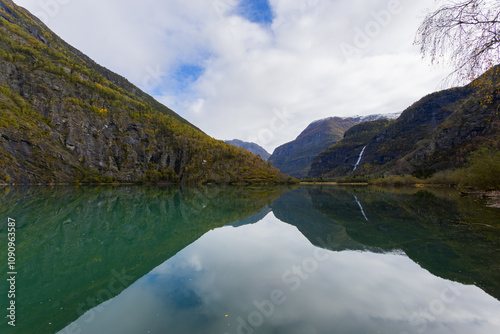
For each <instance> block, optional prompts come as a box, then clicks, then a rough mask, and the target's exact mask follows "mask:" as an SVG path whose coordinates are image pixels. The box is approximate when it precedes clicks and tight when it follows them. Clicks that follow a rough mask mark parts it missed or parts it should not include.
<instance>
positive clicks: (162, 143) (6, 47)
mask: <svg viewBox="0 0 500 334" xmlns="http://www.w3.org/2000/svg"><path fill="white" fill-rule="evenodd" d="M0 110H1V114H0V170H1V171H0V183H22V184H25V183H51V182H72V181H83V182H87V181H97V182H102V181H123V182H136V181H151V182H158V181H166V182H184V183H203V182H212V183H231V182H259V183H262V182H264V183H268V182H282V181H284V180H286V177H285V176H284V175H283V174H281V173H280V172H279V171H277V170H276V169H275V168H273V167H272V166H271V165H269V164H267V163H265V162H264V161H262V160H261V159H260V158H258V157H257V156H255V155H252V154H250V153H249V152H247V151H244V150H241V149H238V148H235V147H232V146H230V145H227V144H225V143H223V142H222V141H217V140H214V139H212V138H210V137H208V136H207V135H205V134H204V133H202V132H201V131H200V130H199V129H197V128H196V127H194V126H193V125H191V124H189V123H188V122H187V121H186V120H184V119H182V118H181V117H180V116H179V115H177V114H175V113H174V112H173V111H172V110H170V109H169V108H167V107H165V106H163V105H161V104H160V103H158V102H156V101H155V100H154V99H153V98H152V97H150V96H148V95H147V94H145V93H144V92H142V91H140V90H139V89H137V88H136V87H135V86H134V85H132V84H131V83H130V82H128V81H127V80H126V79H124V78H123V77H121V76H119V75H117V74H115V73H113V72H111V71H109V70H107V69H105V68H103V67H101V66H99V65H97V64H95V63H94V62H93V61H92V60H91V59H89V58H88V57H86V56H85V55H83V54H82V53H81V52H79V51H77V50H76V49H74V48H72V47H70V46H69V45H67V44H66V43H65V42H64V41H62V40H61V39H60V38H59V37H57V36H56V35H55V34H54V33H52V32H51V31H50V30H49V29H48V28H46V27H45V26H44V25H43V24H42V23H41V22H40V21H38V20H37V19H36V18H34V17H33V16H31V14H29V13H28V12H27V11H25V10H23V9H22V8H20V7H17V6H16V5H15V4H14V3H12V2H11V1H6V0H0Z"/></svg>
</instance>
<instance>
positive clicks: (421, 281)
mask: <svg viewBox="0 0 500 334" xmlns="http://www.w3.org/2000/svg"><path fill="white" fill-rule="evenodd" d="M324 237H325V238H326V236H324ZM318 251H319V249H318V248H316V247H315V246H313V245H312V244H311V243H310V242H309V240H308V239H306V238H305V237H304V236H303V235H302V234H301V233H300V232H299V230H298V229H297V228H296V227H294V226H291V225H288V224H285V223H283V222H281V221H279V220H278V219H276V218H275V217H274V215H273V214H272V213H269V214H268V215H267V216H266V217H265V218H264V219H262V220H261V221H260V222H258V223H257V224H253V225H244V226H240V227H237V228H235V227H232V226H226V227H224V228H220V229H217V230H214V231H211V232H209V233H207V234H206V235H204V236H203V237H202V238H201V239H199V240H198V241H197V242H195V243H193V244H192V245H190V246H189V247H187V248H185V249H184V250H183V251H181V252H180V253H179V254H177V255H176V256H175V257H173V258H171V259H170V260H168V261H166V262H165V263H163V264H162V265H160V266H159V267H157V268H156V269H154V270H153V271H152V272H151V273H150V274H148V275H146V276H145V277H143V278H142V279H140V280H139V281H137V282H136V283H135V284H134V285H132V286H131V287H130V288H129V289H127V290H126V291H124V292H123V293H122V294H120V295H119V296H117V297H115V298H114V299H113V300H112V301H111V302H110V303H109V304H108V305H106V307H105V308H104V309H103V310H102V311H101V312H100V313H97V316H96V318H95V319H94V320H93V321H92V322H90V323H87V322H86V321H85V319H86V318H85V315H84V316H82V318H80V319H78V320H77V322H76V324H77V325H78V326H79V328H80V329H81V330H82V333H134V334H135V333H221V334H223V333H228V334H233V333H287V334H290V333H292V334H293V333H297V334H299V333H300V334H312V333H331V332H335V333H378V332H380V333H395V334H401V333H423V332H425V333H439V334H443V333H444V334H446V333H464V334H465V333H467V334H469V333H496V332H499V330H500V320H498V314H500V313H499V312H500V302H499V301H497V300H495V299H494V298H492V297H490V296H489V295H487V294H486V293H484V292H483V291H482V290H480V289H479V288H477V287H474V286H465V285H462V284H459V283H454V282H451V281H447V280H443V279H441V278H438V277H435V276H433V275H432V274H430V273H429V272H428V271H427V270H424V269H422V268H421V267H420V266H419V265H418V264H416V263H414V262H413V261H411V260H410V259H409V258H408V257H407V256H406V255H404V254H401V253H385V254H375V253H370V252H356V251H343V252H332V251H322V252H321V253H320V252H318ZM279 292H281V296H280V297H279V298H277V296H278V295H279ZM273 300H279V301H280V303H275V302H273ZM259 314H260V317H259ZM226 315H227V316H226ZM118 319H119V320H118ZM61 333H64V330H63V331H62V332H61Z"/></svg>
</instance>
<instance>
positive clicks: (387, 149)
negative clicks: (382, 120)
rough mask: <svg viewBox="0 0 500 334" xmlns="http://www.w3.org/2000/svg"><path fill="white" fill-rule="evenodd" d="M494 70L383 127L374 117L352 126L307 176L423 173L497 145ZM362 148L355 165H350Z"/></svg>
mask: <svg viewBox="0 0 500 334" xmlns="http://www.w3.org/2000/svg"><path fill="white" fill-rule="evenodd" d="M498 72H500V70H499V69H498V68H494V69H492V70H490V71H489V72H488V73H486V74H485V75H483V76H482V77H481V78H480V79H478V80H476V81H474V82H473V83H471V84H469V85H467V86H465V87H461V88H453V89H450V90H445V91H442V92H438V93H434V94H431V95H428V96H426V97H424V98H423V99H421V100H420V101H418V102H417V103H415V104H414V105H412V106H410V107H409V108H408V109H407V110H405V111H404V112H403V114H402V115H401V116H400V117H399V118H398V119H397V120H396V121H394V122H392V123H391V124H389V125H387V126H385V127H382V128H379V129H377V125H376V124H375V123H374V124H373V127H372V130H373V131H371V132H369V133H363V131H357V128H358V127H360V126H359V125H358V126H357V127H354V128H353V129H351V130H352V131H353V132H352V133H351V134H350V135H349V136H346V138H344V139H343V140H342V141H340V142H339V143H337V144H336V145H334V146H332V147H330V148H329V149H328V150H326V151H324V152H322V153H321V154H319V155H318V157H317V159H316V160H315V161H314V162H313V165H312V169H311V173H310V176H312V177H338V176H346V175H356V174H382V173H387V174H415V175H418V176H426V175H430V174H432V173H433V172H435V171H438V170H443V169H448V168H454V167H461V166H462V165H463V164H464V163H465V161H466V157H467V156H468V155H469V154H470V152H472V151H474V150H476V149H478V148H480V147H484V146H486V147H490V148H498V146H499V138H500V133H499V129H500V123H499V106H500V104H499V94H498V91H499V88H500V80H499V77H500V75H498V74H499V73H498ZM360 129H361V128H360ZM355 132H359V133H358V134H356V133H355ZM363 148H365V150H364V152H363V155H362V157H361V161H360V164H359V167H358V168H356V169H354V166H355V164H356V163H357V161H358V160H359V158H360V152H361V150H362V149H363Z"/></svg>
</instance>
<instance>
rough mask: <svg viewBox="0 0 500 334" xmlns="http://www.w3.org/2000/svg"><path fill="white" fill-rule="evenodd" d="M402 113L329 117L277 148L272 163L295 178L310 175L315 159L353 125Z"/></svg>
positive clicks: (313, 124)
mask: <svg viewBox="0 0 500 334" xmlns="http://www.w3.org/2000/svg"><path fill="white" fill-rule="evenodd" d="M397 116H399V114H388V115H370V116H356V117H349V118H341V117H330V118H325V119H322V120H318V121H315V122H313V123H311V124H310V125H309V126H308V127H307V128H306V129H305V130H304V131H303V132H302V133H301V134H300V135H299V136H298V137H297V139H295V140H294V141H292V142H290V143H287V144H284V145H282V146H280V147H278V148H276V150H275V151H274V153H273V154H272V156H271V157H270V158H269V162H270V163H271V164H272V165H273V166H275V167H277V168H278V169H280V170H281V171H282V172H284V173H286V174H289V175H291V176H294V177H298V178H303V177H307V176H308V174H309V171H310V168H311V164H312V162H313V161H314V158H315V157H316V156H317V155H318V154H319V153H321V152H322V151H324V150H326V149H327V148H328V147H330V146H332V145H333V144H335V143H336V142H338V141H340V140H341V139H342V138H343V137H344V133H345V131H346V130H348V129H349V128H351V127H352V126H354V125H356V124H359V123H363V122H369V121H373V120H377V119H386V118H388V119H392V118H395V117H397Z"/></svg>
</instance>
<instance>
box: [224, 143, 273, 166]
mask: <svg viewBox="0 0 500 334" xmlns="http://www.w3.org/2000/svg"><path fill="white" fill-rule="evenodd" d="M226 143H227V144H229V145H233V146H236V147H241V148H244V149H245V150H247V151H250V152H252V153H253V154H257V155H258V156H260V157H261V158H262V160H264V161H267V160H269V157H270V156H271V154H270V153H269V152H267V151H266V150H265V149H264V148H263V147H262V146H260V145H257V144H255V143H248V142H244V141H242V140H239V139H233V140H226Z"/></svg>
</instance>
